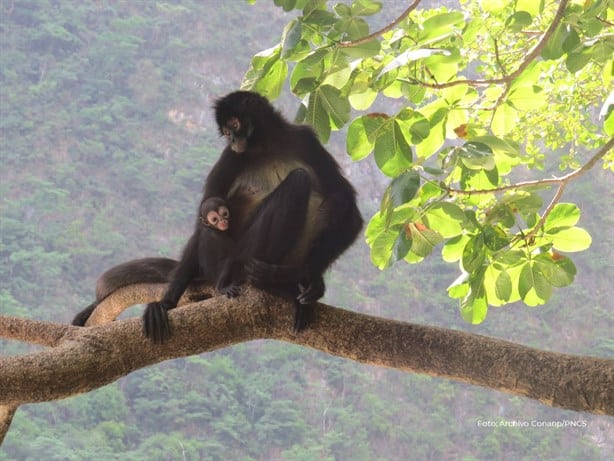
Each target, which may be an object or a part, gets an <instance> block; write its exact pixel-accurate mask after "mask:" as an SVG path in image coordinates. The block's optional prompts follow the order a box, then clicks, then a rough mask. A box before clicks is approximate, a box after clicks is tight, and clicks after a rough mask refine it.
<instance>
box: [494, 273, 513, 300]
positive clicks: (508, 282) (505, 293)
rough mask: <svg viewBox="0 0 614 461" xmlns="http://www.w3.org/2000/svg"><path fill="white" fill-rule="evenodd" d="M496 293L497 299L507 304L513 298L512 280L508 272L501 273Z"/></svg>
mask: <svg viewBox="0 0 614 461" xmlns="http://www.w3.org/2000/svg"><path fill="white" fill-rule="evenodd" d="M495 292H496V294H497V298H498V299H500V300H501V301H504V302H507V301H509V299H510V297H511V296H512V278H511V277H510V275H509V274H508V273H507V272H506V271H504V270H503V271H501V272H499V276H498V277H497V280H496V282H495Z"/></svg>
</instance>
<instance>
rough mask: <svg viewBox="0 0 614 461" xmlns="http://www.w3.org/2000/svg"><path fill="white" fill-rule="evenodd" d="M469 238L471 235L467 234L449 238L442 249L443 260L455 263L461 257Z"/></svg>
mask: <svg viewBox="0 0 614 461" xmlns="http://www.w3.org/2000/svg"><path fill="white" fill-rule="evenodd" d="M469 239H470V237H469V236H468V235H467V234H461V235H458V236H456V237H454V238H451V239H450V240H448V241H447V242H446V243H445V245H444V246H443V248H442V249H441V257H442V258H443V260H444V261H445V262H447V263H453V262H455V261H458V260H459V259H461V257H462V256H463V250H464V249H465V246H466V245H467V242H468V241H469Z"/></svg>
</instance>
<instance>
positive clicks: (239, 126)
mask: <svg viewBox="0 0 614 461" xmlns="http://www.w3.org/2000/svg"><path fill="white" fill-rule="evenodd" d="M221 131H222V134H223V135H224V137H225V138H226V141H227V142H228V145H229V146H230V148H231V149H232V151H233V152H236V153H237V154H242V153H243V152H245V151H246V150H247V138H249V136H250V135H251V133H252V128H251V124H250V123H249V122H248V121H247V120H245V121H243V122H242V121H241V120H239V118H238V117H231V118H229V119H228V120H227V121H226V123H225V124H224V125H223V126H222V127H221Z"/></svg>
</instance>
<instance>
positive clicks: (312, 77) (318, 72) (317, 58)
mask: <svg viewBox="0 0 614 461" xmlns="http://www.w3.org/2000/svg"><path fill="white" fill-rule="evenodd" d="M326 59H328V60H330V59H331V54H330V51H329V50H328V49H319V50H316V51H314V52H313V53H311V54H310V55H309V56H307V57H306V58H305V59H303V60H302V61H299V62H298V63H297V64H296V66H294V70H293V71H292V75H291V76H290V88H291V89H292V92H293V93H295V94H296V95H298V96H304V95H306V94H307V93H310V92H312V91H313V90H314V89H315V88H316V87H317V84H318V82H319V81H320V80H321V78H322V74H323V73H324V61H325V60H326Z"/></svg>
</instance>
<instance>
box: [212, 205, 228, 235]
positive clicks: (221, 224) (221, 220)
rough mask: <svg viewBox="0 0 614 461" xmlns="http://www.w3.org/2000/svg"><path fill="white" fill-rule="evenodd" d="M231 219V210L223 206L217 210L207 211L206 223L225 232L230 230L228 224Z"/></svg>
mask: <svg viewBox="0 0 614 461" xmlns="http://www.w3.org/2000/svg"><path fill="white" fill-rule="evenodd" d="M229 219H230V212H229V211H228V208H226V207H225V206H221V207H219V208H217V209H216V210H211V211H209V212H208V213H207V216H206V221H207V222H206V225H207V226H209V227H212V228H214V229H217V230H219V231H222V232H224V231H226V230H228V226H229V225H230V222H229Z"/></svg>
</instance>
